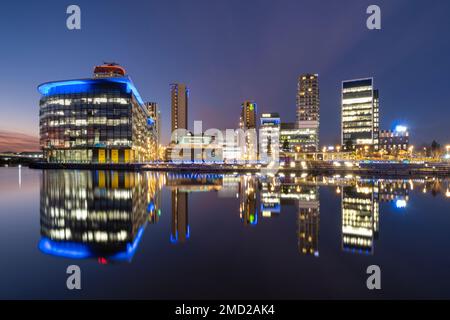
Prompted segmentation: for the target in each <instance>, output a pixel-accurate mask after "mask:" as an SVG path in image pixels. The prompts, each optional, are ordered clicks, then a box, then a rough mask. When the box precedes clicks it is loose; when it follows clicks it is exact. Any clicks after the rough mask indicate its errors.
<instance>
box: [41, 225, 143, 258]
mask: <svg viewBox="0 0 450 320" xmlns="http://www.w3.org/2000/svg"><path fill="white" fill-rule="evenodd" d="M145 226H146V224H145V225H143V226H142V227H141V228H139V230H138V232H137V234H136V237H135V238H134V240H133V242H132V243H128V244H127V249H126V251H123V252H119V253H116V254H114V255H112V256H110V257H107V259H109V260H114V261H130V260H131V259H132V258H133V256H134V254H135V253H136V249H137V247H138V245H139V242H140V241H141V238H142V235H143V234H144V229H145ZM39 250H41V251H42V252H43V253H46V254H49V255H52V256H58V257H63V258H69V259H87V258H92V257H96V256H98V255H97V254H95V253H94V252H92V251H91V250H90V248H89V246H88V245H86V244H82V243H75V242H58V241H54V240H51V239H49V238H46V237H42V238H41V241H40V242H39Z"/></svg>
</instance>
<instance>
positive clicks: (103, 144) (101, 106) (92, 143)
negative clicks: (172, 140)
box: [38, 64, 157, 163]
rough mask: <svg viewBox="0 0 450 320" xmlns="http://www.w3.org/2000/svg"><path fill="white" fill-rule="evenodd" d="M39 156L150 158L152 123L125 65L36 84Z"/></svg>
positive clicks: (85, 160)
mask: <svg viewBox="0 0 450 320" xmlns="http://www.w3.org/2000/svg"><path fill="white" fill-rule="evenodd" d="M38 90H39V92H40V93H41V94H42V97H41V100H40V112H39V115H40V121H39V124H40V144H41V148H42V149H43V152H44V159H46V160H47V161H48V162H63V163H133V162H145V161H151V160H154V159H155V158H156V156H157V155H156V154H155V152H154V149H152V148H151V145H152V143H153V141H154V140H155V139H156V136H155V133H154V130H152V126H154V125H155V121H154V119H152V117H151V115H150V114H149V112H148V110H147V109H146V108H145V106H144V103H143V101H142V99H141V97H140V95H139V93H138V91H137V90H136V88H135V86H134V85H133V82H132V81H131V79H130V78H129V77H128V76H127V75H126V73H125V70H124V69H123V68H121V67H120V66H117V65H114V64H107V65H102V66H98V67H96V68H95V70H94V78H89V79H79V80H65V81H55V82H47V83H44V84H41V85H40V86H39V87H38Z"/></svg>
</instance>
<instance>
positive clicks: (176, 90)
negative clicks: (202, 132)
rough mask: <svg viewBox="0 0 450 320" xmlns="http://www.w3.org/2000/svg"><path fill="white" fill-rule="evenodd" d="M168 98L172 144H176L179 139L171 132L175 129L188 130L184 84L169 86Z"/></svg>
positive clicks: (186, 97)
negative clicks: (169, 101)
mask: <svg viewBox="0 0 450 320" xmlns="http://www.w3.org/2000/svg"><path fill="white" fill-rule="evenodd" d="M170 96H171V103H172V132H171V134H172V142H178V140H179V138H180V137H179V136H178V135H177V134H173V132H174V131H175V130H177V129H186V130H187V128H188V98H189V89H188V88H187V87H186V85H185V84H181V83H174V84H171V85H170Z"/></svg>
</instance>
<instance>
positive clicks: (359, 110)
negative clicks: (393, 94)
mask: <svg viewBox="0 0 450 320" xmlns="http://www.w3.org/2000/svg"><path fill="white" fill-rule="evenodd" d="M341 112H342V123H341V134H342V136H341V138H342V145H343V147H344V149H345V150H354V149H356V148H360V147H371V148H373V149H375V150H376V149H378V143H379V137H378V135H379V124H380V120H379V93H378V90H374V86H373V79H372V78H367V79H359V80H349V81H344V82H342V110H341Z"/></svg>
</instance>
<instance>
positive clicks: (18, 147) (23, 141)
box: [0, 130, 40, 152]
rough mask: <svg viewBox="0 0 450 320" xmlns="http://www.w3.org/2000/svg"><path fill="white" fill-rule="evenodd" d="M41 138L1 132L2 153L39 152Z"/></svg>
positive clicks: (0, 147) (0, 146)
mask: <svg viewBox="0 0 450 320" xmlns="http://www.w3.org/2000/svg"><path fill="white" fill-rule="evenodd" d="M39 149H40V147H39V138H38V137H35V136H31V135H27V134H24V133H20V132H13V131H5V130H0V152H6V151H12V152H23V151H38V150H39Z"/></svg>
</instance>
